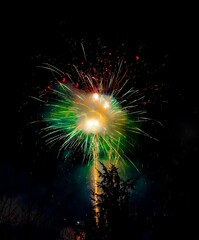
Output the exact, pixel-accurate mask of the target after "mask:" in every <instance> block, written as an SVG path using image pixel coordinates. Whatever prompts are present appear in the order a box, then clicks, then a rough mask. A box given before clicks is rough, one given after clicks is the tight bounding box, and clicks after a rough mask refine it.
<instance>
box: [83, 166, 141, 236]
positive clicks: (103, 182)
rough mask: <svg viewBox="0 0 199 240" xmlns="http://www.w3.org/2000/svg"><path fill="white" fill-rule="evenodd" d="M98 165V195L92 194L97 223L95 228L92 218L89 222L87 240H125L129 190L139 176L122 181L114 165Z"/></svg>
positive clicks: (127, 222) (127, 226) (127, 225)
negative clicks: (99, 169) (99, 167)
mask: <svg viewBox="0 0 199 240" xmlns="http://www.w3.org/2000/svg"><path fill="white" fill-rule="evenodd" d="M100 164H101V166H102V171H98V173H99V181H98V189H99V193H98V194H96V193H95V192H92V201H93V202H94V205H93V216H95V215H96V213H95V211H94V209H95V208H96V206H97V207H98V209H99V212H98V214H99V216H98V219H99V222H98V225H97V226H96V225H95V224H94V223H95V221H94V218H93V221H91V220H90V222H89V224H88V225H89V229H88V230H87V231H88V233H87V235H88V239H89V240H92V239H95V240H97V239H100V240H103V239H106V240H112V239H114V240H120V239H127V238H125V236H126V237H127V235H128V231H129V190H132V189H133V188H134V186H135V184H136V181H137V179H138V177H139V176H138V177H137V178H135V179H129V180H126V181H124V180H122V179H121V177H120V176H119V173H118V169H117V167H116V166H115V165H114V164H111V165H110V166H109V167H106V166H105V165H104V164H103V163H101V162H100ZM96 195H97V196H96ZM96 199H97V200H96ZM95 217H96V216H95ZM91 229H92V230H91Z"/></svg>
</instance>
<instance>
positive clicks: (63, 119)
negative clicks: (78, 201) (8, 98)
mask: <svg viewBox="0 0 199 240" xmlns="http://www.w3.org/2000/svg"><path fill="white" fill-rule="evenodd" d="M82 50H83V53H84V60H85V61H84V64H81V65H80V66H78V65H70V68H71V70H70V71H69V72H67V73H66V72H63V71H61V70H60V69H58V68H56V67H55V66H53V65H51V64H43V66H42V68H46V69H48V70H50V71H52V73H53V74H57V75H58V77H59V79H58V80H55V81H54V82H53V83H52V84H51V85H50V86H48V87H47V89H45V91H43V92H42V93H41V95H40V96H39V97H38V98H37V99H39V100H40V101H41V102H42V103H43V106H44V112H43V119H42V121H43V122H45V123H46V125H45V127H43V128H42V129H41V133H42V135H43V137H44V138H45V140H46V143H47V144H50V145H53V144H56V143H59V144H60V147H59V149H60V150H59V152H60V151H64V150H67V149H73V150H74V151H75V150H77V149H78V150H79V149H81V151H82V153H83V156H84V157H83V158H84V160H85V159H86V160H88V162H89V163H90V162H93V163H94V171H93V182H94V191H95V193H98V189H97V180H98V176H97V171H96V168H97V167H98V164H97V163H98V162H99V161H107V162H109V163H114V164H118V165H120V166H121V165H124V164H125V163H126V161H128V162H130V163H132V165H133V166H134V167H135V168H136V170H137V171H138V172H139V169H138V168H137V167H136V165H135V164H134V162H133V161H132V160H131V159H130V157H129V156H130V154H129V153H130V152H131V150H132V149H133V148H134V143H135V136H136V134H142V135H145V136H148V137H150V136H149V135H148V134H147V133H145V132H144V131H143V130H142V129H141V127H140V125H141V123H142V122H145V121H148V119H147V118H146V116H145V113H146V111H145V110H143V108H140V106H143V105H144V96H143V95H142V94H140V92H139V91H138V90H136V89H134V87H133V86H132V76H131V74H129V73H130V67H129V65H127V63H126V60H125V59H124V58H123V57H122V58H117V60H116V62H115V63H114V64H113V61H112V60H111V59H110V58H104V59H100V58H99V57H98V58H97V61H96V64H93V63H90V64H89V63H88V59H87V56H86V54H85V50H84V47H83V45H82ZM108 56H111V54H110V53H109V54H108ZM139 108H140V109H139ZM97 212H98V209H97V208H96V214H97Z"/></svg>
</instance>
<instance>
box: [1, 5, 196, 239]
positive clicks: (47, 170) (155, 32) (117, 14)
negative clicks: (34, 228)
mask: <svg viewBox="0 0 199 240" xmlns="http://www.w3.org/2000/svg"><path fill="white" fill-rule="evenodd" d="M13 8H14V6H13ZM194 26H195V14H194V7H191V6H182V5H181V6H174V5H172V4H167V3H165V4H163V3H162V4H161V5H160V4H159V5H157V4H147V5H146V4H144V3H139V4H133V3H128V4H125V3H123V4H121V3H120V4H119V3H118V4H116V3H115V4H110V5H108V3H102V2H99V3H98V2H96V3H92V4H86V3H81V4H79V3H78V2H74V3H73V4H69V3H66V4H64V5H59V4H55V5H53V6H50V5H48V6H45V7H42V6H40V5H37V6H36V5H34V4H32V5H31V4H30V5H29V7H26V6H22V7H21V8H20V6H18V7H17V8H16V11H14V14H13V13H11V12H10V13H9V14H7V15H6V17H5V18H4V21H3V29H5V33H4V31H3V40H5V42H4V43H3V44H2V48H3V49H2V52H3V56H2V61H3V63H4V64H5V68H4V71H3V72H5V74H3V75H2V81H1V84H2V85H1V86H2V91H1V92H2V94H1V95H2V108H1V121H2V142H3V144H2V150H3V151H2V157H1V165H0V187H1V188H0V196H1V198H3V197H5V196H8V198H9V199H16V198H19V199H20V202H22V204H24V206H27V205H28V204H30V202H33V205H34V207H35V208H36V209H42V211H44V212H45V214H44V215H45V216H46V215H48V214H49V215H50V214H51V213H52V215H53V214H54V215H56V217H55V219H62V220H63V219H65V218H67V217H69V216H70V217H69V218H72V219H73V218H75V219H76V218H83V216H84V214H85V212H86V211H87V200H86V197H85V196H84V194H83V193H82V194H81V197H79V199H77V202H75V201H74V199H75V197H76V196H75V193H74V191H70V190H69V189H70V188H75V189H77V190H76V191H80V186H79V185H78V181H77V180H75V179H76V178H75V177H74V176H78V174H79V173H78V170H77V172H75V174H76V175H72V174H71V173H68V174H71V178H72V179H73V180H74V182H72V180H71V181H68V179H67V178H66V179H65V178H64V177H63V173H60V172H59V171H58V170H57V169H59V167H60V168H61V169H63V165H62V164H61V163H60V162H59V161H58V162H57V160H56V152H55V153H54V152H53V151H52V150H46V148H45V145H44V144H43V143H42V141H40V140H39V139H38V138H37V136H36V135H35V134H34V130H24V129H25V127H24V126H25V125H26V121H28V120H29V117H30V115H31V111H30V109H29V110H27V109H28V107H27V104H26V103H27V99H26V93H28V92H29V91H30V89H31V83H32V81H33V80H32V79H34V76H33V73H34V71H35V70H34V64H35V63H37V61H39V60H40V59H42V58H44V59H55V61H56V59H60V58H62V57H60V56H62V55H63V52H67V48H66V45H65V43H66V42H65V41H66V40H67V39H71V38H72V39H81V38H86V39H88V40H89V39H91V40H93V39H95V38H98V37H100V38H102V40H104V42H106V43H107V44H108V45H110V46H117V44H118V43H120V42H126V43H127V44H128V45H129V46H130V47H132V48H134V49H135V54H136V53H137V52H136V49H137V48H139V46H145V50H144V51H143V52H141V54H143V57H144V58H145V59H147V61H148V64H151V65H152V66H155V68H156V67H157V68H158V67H159V66H162V64H165V65H166V67H165V68H161V70H160V71H157V72H158V73H157V74H154V75H153V76H152V80H153V79H155V81H157V79H158V78H159V79H160V80H159V82H158V83H159V84H162V85H163V86H164V87H163V91H162V92H161V94H163V97H162V95H161V96H160V100H159V101H158V100H157V104H154V106H153V107H152V109H150V111H151V113H152V114H153V116H155V117H158V118H159V119H160V120H161V121H163V123H164V128H163V129H161V130H160V129H158V130H157V132H155V134H157V135H158V138H159V142H158V143H154V142H150V143H149V142H148V141H146V142H145V141H143V144H142V142H141V143H140V146H139V148H138V153H137V154H138V156H139V158H140V159H141V161H142V162H143V165H144V171H145V175H144V176H145V177H144V180H143V181H144V182H145V184H146V186H145V187H141V185H140V189H139V190H138V192H142V188H143V189H145V190H144V194H141V193H139V194H138V198H137V203H135V206H136V207H135V208H137V210H136V211H135V216H136V217H135V220H136V221H135V223H134V224H135V229H134V230H132V239H168V238H176V239H180V238H182V237H186V239H197V238H198V237H199V235H198V233H197V217H198V211H197V205H198V203H197V200H198V198H197V191H198V184H197V183H198V179H197V175H198V173H197V172H198V163H197V161H198V158H197V154H198V145H197V141H198V97H197V96H198V88H197V81H198V79H197V76H198V74H196V71H195V69H196V60H195V59H196V56H197V54H196V45H197V44H196V38H195V36H196V34H195V32H196V30H195V28H194ZM4 37H5V38H4ZM4 53H5V57H4ZM139 53H140V52H139ZM4 64H3V66H4ZM30 79H31V80H30ZM33 84H34V82H33ZM156 99H158V96H156ZM161 101H166V102H167V104H162V102H161ZM34 110H35V109H33V111H34ZM141 148H143V149H144V151H143V152H142V151H141ZM53 154H54V155H53ZM49 159H51V161H49ZM73 173H74V172H73ZM58 175H59V177H57V176H58ZM65 183H66V184H68V185H67V189H65ZM81 183H82V182H81ZM73 184H74V185H73ZM146 189H147V190H146ZM52 196H53V197H52ZM52 198H53V200H52ZM59 203H60V204H62V206H63V205H65V206H64V207H57V205H59ZM80 203H81V204H82V206H83V209H81V211H80V209H79V208H78V206H79V204H80ZM44 205H45V206H46V205H47V207H46V208H45V207H44ZM88 209H89V207H88ZM63 212H64V213H63ZM195 219H196V220H195ZM61 224H63V223H62V222H61V220H60V225H61ZM58 225H59V224H58ZM5 228H8V227H7V226H6V227H2V228H1V231H2V232H3V234H4V239H9V238H6V236H7V235H6V234H8V233H7V232H8V231H7V230H5ZM13 231H14V230H13ZM13 239H14V238H13ZM35 239H39V238H36V237H35Z"/></svg>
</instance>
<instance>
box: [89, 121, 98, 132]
mask: <svg viewBox="0 0 199 240" xmlns="http://www.w3.org/2000/svg"><path fill="white" fill-rule="evenodd" d="M86 129H87V131H88V132H93V133H96V132H98V131H99V130H100V123H99V121H98V120H96V119H89V120H88V121H87V122H86Z"/></svg>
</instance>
